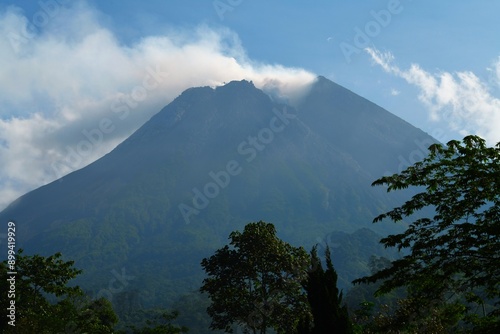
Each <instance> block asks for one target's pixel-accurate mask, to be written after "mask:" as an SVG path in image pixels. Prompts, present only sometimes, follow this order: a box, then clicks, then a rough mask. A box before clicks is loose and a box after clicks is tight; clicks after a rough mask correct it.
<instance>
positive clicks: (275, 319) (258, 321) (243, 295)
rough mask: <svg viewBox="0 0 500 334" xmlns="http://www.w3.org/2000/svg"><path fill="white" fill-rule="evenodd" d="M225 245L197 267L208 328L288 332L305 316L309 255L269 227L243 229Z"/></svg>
mask: <svg viewBox="0 0 500 334" xmlns="http://www.w3.org/2000/svg"><path fill="white" fill-rule="evenodd" d="M229 238H230V239H231V242H230V244H229V245H226V246H224V247H223V248H221V249H219V250H217V251H216V252H215V254H214V255H213V256H211V257H210V258H205V259H203V261H202V262H201V265H202V267H203V269H204V270H205V272H206V273H207V275H208V278H206V279H205V280H204V281H203V286H202V287H201V289H200V290H201V291H202V292H206V293H208V294H209V297H210V299H211V302H212V303H211V305H210V306H209V307H208V309H207V312H208V314H209V315H210V316H211V317H212V323H211V326H210V328H211V329H222V330H225V331H226V332H228V333H231V332H232V328H231V327H232V326H233V325H240V326H244V327H245V330H246V331H251V332H252V333H266V330H267V329H268V328H273V329H274V330H276V331H277V332H278V333H293V332H294V331H295V329H296V326H297V324H298V322H299V319H300V318H302V317H303V316H304V315H306V314H307V313H308V312H309V311H308V305H307V298H306V295H305V293H304V291H303V290H302V287H301V282H302V281H303V280H304V279H305V278H306V277H307V276H306V275H307V268H308V264H309V255H308V254H307V252H306V251H305V250H304V249H303V248H302V247H292V246H291V245H289V244H288V243H286V242H284V241H282V240H280V239H279V238H278V237H277V236H276V229H275V227H274V225H273V224H268V223H265V222H262V221H259V222H257V223H250V224H247V225H246V226H245V228H244V231H243V232H242V233H241V232H239V231H235V232H232V233H231V234H230V235H229Z"/></svg>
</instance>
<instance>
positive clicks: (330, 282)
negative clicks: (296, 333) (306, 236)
mask: <svg viewBox="0 0 500 334" xmlns="http://www.w3.org/2000/svg"><path fill="white" fill-rule="evenodd" d="M325 258H326V270H324V269H323V266H322V264H321V260H320V259H319V257H318V253H317V249H316V246H315V247H313V249H312V250H311V264H312V268H311V270H310V271H309V273H308V278H307V280H306V281H305V282H304V289H305V290H306V292H307V299H308V301H309V305H310V307H311V313H312V316H313V326H312V329H311V330H310V331H309V333H311V334H319V333H321V334H323V333H336V334H337V333H339V334H343V333H353V328H352V323H351V321H350V319H349V314H348V312H347V307H346V306H345V305H344V306H342V292H341V291H339V289H338V288H337V272H336V271H335V269H334V268H333V264H332V260H331V256H330V249H329V248H328V247H327V249H326V251H325ZM301 332H302V333H306V331H304V330H302V331H301Z"/></svg>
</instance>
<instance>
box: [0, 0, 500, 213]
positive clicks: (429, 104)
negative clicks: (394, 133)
mask: <svg viewBox="0 0 500 334" xmlns="http://www.w3.org/2000/svg"><path fill="white" fill-rule="evenodd" d="M498 13H500V2H498V1H494V0H490V1H477V2H472V1H465V0H458V1H453V2H452V1H440V2H436V1H430V0H422V1H417V0H413V1H411V0H400V1H397V0H391V1H387V0H386V1H378V0H377V1H351V2H347V1H340V0H333V1H325V0H320V1H314V2H311V1H307V2H306V1H298V0H289V1H263V0H253V1H250V0H220V1H218V0H216V1H212V0H209V1H186V0H183V1H180V0H179V1H160V0H152V1H130V0H122V1H119V0H108V1H97V0H87V1H69V0H41V1H28V0H19V1H1V2H0V64H1V66H0V85H1V87H0V166H1V168H0V209H1V208H2V207H4V206H5V205H7V204H8V203H9V202H10V201H12V200H13V199H15V198H16V197H18V196H19V195H21V194H23V193H24V192H26V191H29V190H31V189H34V188H36V187H38V186H41V185H43V184H46V183H48V182H50V181H53V180H54V179H56V178H58V177H61V176H63V175H65V174H66V173H68V172H71V171H73V170H76V169H78V168H81V167H83V166H85V165H86V164H88V163H90V162H92V161H94V160H95V159H97V158H99V157H100V156H102V155H103V154H105V153H107V152H109V150H111V149H112V148H113V147H115V146H116V145H117V144H118V143H119V142H120V141H122V140H123V139H124V138H126V137H127V136H128V135H130V134H131V133H132V132H133V131H134V130H135V129H137V128H138V127H139V126H140V125H142V124H143V123H144V122H145V121H147V119H149V117H151V116H152V115H153V114H154V113H155V112H157V111H158V110H160V109H161V107H163V106H164V105H165V104H167V103H168V102H170V101H171V100H172V99H173V98H175V97H176V96H177V95H178V94H179V93H180V92H182V90H184V89H186V88H188V87H190V86H199V85H212V86H215V85H218V84H222V83H223V82H227V81H229V80H233V79H235V80H240V79H243V78H246V79H250V80H253V81H254V83H255V84H256V85H257V86H258V87H268V88H269V86H270V85H271V86H273V87H274V86H276V87H275V88H277V89H278V90H279V91H280V92H281V94H283V95H288V96H292V95H294V94H297V92H299V91H300V90H301V89H302V88H303V87H304V85H307V84H309V83H310V82H311V81H312V80H313V78H314V77H315V76H316V75H323V76H326V77H327V78H329V79H331V80H333V81H335V82H337V83H339V84H341V85H343V86H345V87H346V88H348V89H350V90H352V91H354V92H355V93H357V94H359V95H361V96H363V97H366V98H368V99H369V100H371V101H373V102H375V103H377V104H379V105H380V106H382V107H384V108H386V109H387V110H389V111H390V112H392V113H394V114H396V115H398V116H400V117H401V118H403V119H405V120H406V121H408V122H410V123H412V124H414V125H415V126H417V127H419V128H421V129H422V130H424V131H426V132H428V133H429V134H431V135H433V136H435V137H436V138H437V139H439V140H441V141H447V140H450V139H459V138H461V137H463V136H464V135H466V134H479V135H481V136H483V137H484V138H486V139H487V140H488V142H489V143H490V144H493V143H496V142H498V141H500V37H499V35H498V32H500V20H498ZM141 94H142V95H141ZM108 121H109V122H108ZM89 143H90V145H89Z"/></svg>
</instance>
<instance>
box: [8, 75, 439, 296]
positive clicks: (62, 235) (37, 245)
mask: <svg viewBox="0 0 500 334" xmlns="http://www.w3.org/2000/svg"><path fill="white" fill-rule="evenodd" d="M294 105H295V108H294V107H291V106H289V105H287V104H283V103H277V102H275V101H274V100H273V99H272V98H271V97H270V96H269V95H267V94H265V93H264V92H263V91H261V90H259V89H257V88H256V87H255V86H254V85H253V84H252V83H251V82H248V81H234V82H230V83H228V84H226V85H224V86H221V87H217V88H215V89H214V88H210V87H198V88H191V89H188V90H186V91H185V92H183V93H182V94H181V95H180V96H179V97H177V98H176V99H175V100H174V101H172V102H171V103H170V104H169V105H167V106H166V107H165V108H163V109H162V110H161V111H160V112H159V113H158V114H156V115H155V116H154V117H152V118H151V119H150V120H149V121H148V122H147V123H145V124H144V125H143V126H142V127H141V128H140V129H138V130H137V131H136V132H135V133H134V134H133V135H131V136H130V137H129V138H128V139H126V140H125V141H124V142H123V143H121V144H120V145H119V146H117V147H116V148H115V149H114V150H113V151H112V152H110V153H109V154H107V155H106V156H104V157H102V158H101V159H99V160H97V161H96V162H94V163H92V164H90V165H89V166H87V167H85V168H83V169H81V170H78V171H76V172H73V173H71V174H69V175H67V176H65V177H64V179H63V181H62V182H60V181H55V182H52V183H50V184H48V185H46V186H43V187H41V188H39V189H36V190H34V191H32V192H30V193H28V194H26V195H24V196H22V197H21V198H19V199H18V200H17V201H15V202H14V203H12V204H11V205H10V206H9V207H7V208H6V209H5V210H4V211H3V212H1V213H0V220H1V221H7V220H9V219H10V220H15V221H16V222H17V225H16V226H17V227H18V233H17V235H18V238H19V240H18V247H22V248H25V249H26V252H27V253H41V254H45V255H46V254H51V253H54V252H57V251H61V252H62V253H63V254H64V256H66V257H68V258H70V259H74V260H75V261H76V263H75V265H76V267H78V268H82V269H83V270H84V274H83V275H82V277H83V281H82V282H79V283H80V284H81V285H82V286H84V287H85V288H86V289H88V290H90V291H94V292H96V293H98V292H99V291H102V289H103V287H107V286H108V284H109V281H110V280H111V279H114V278H113V275H115V274H116V273H117V272H118V273H119V272H124V271H126V273H127V275H128V276H127V277H140V279H136V280H135V281H134V280H131V281H130V282H126V283H127V284H126V289H127V290H130V291H139V290H134V289H140V292H141V293H140V296H139V297H140V298H139V299H141V300H142V302H145V303H151V304H154V303H164V302H165V301H171V300H173V299H175V298H176V297H178V296H179V294H181V293H183V292H185V291H189V290H193V289H196V288H197V287H198V286H199V285H200V283H201V276H200V275H201V269H200V266H199V262H200V260H201V259H202V258H203V257H206V256H208V255H210V254H211V252H213V250H214V249H216V248H219V247H220V246H221V245H223V244H225V243H226V237H227V235H228V234H229V233H230V232H231V231H233V230H235V229H240V228H242V226H244V224H246V223H248V222H250V221H257V220H265V221H269V222H272V223H274V224H275V225H276V227H277V230H278V231H279V232H280V234H281V235H280V237H282V238H283V239H285V240H287V241H289V242H293V243H295V244H301V245H312V244H314V243H316V242H317V241H318V240H320V239H321V238H323V236H324V235H325V234H326V233H329V232H331V231H347V232H352V231H355V230H357V229H359V228H365V227H369V228H373V226H372V224H371V221H372V219H373V217H375V216H376V215H378V214H379V213H380V212H381V211H383V210H387V209H388V208H392V207H393V206H395V205H396V204H399V203H400V202H399V201H400V200H401V199H400V198H397V197H394V196H393V197H390V196H388V195H387V194H386V193H385V191H384V190H382V189H373V188H371V186H370V185H371V182H372V181H374V179H376V178H378V177H380V176H382V175H383V174H384V173H387V172H390V173H394V172H396V171H397V169H398V168H399V166H400V165H401V161H403V160H405V159H406V160H407V159H409V158H410V157H411V156H412V154H414V153H415V152H420V151H421V150H425V148H426V147H427V146H429V145H430V144H432V143H434V142H435V140H434V139H433V138H431V137H430V136H428V135H427V134H425V133H424V132H422V131H420V130H419V129H417V128H415V127H413V126H412V125H410V124H408V123H407V122H405V121H403V120H401V119H400V118H398V117H396V116H394V115H393V114H391V113H389V112H388V111H386V110H384V109H383V108H381V107H379V106H377V105H375V104H373V103H371V102H370V101H368V100H366V99H364V98H362V97H360V96H358V95H356V94H354V93H353V92H351V91H349V90H347V89H345V88H343V87H341V86H339V85H337V84H335V83H333V82H331V81H329V80H327V79H326V78H324V77H318V79H317V81H316V82H315V83H314V84H313V85H312V87H310V91H309V92H308V94H307V95H306V96H305V97H303V98H302V99H301V100H300V101H299V102H298V103H297V104H294ZM419 150H420V151H419ZM421 155H422V157H423V153H422V154H421ZM402 159H403V160H402ZM378 228H379V229H380V228H381V227H380V226H378ZM384 228H385V229H387V228H391V227H390V226H389V227H387V226H386V227H382V230H383V229H384ZM110 273H111V274H110ZM113 273H115V274H113ZM124 289H125V287H124ZM106 291H108V292H109V291H110V289H108V290H106ZM110 295H111V294H110Z"/></svg>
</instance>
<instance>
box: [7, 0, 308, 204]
mask: <svg viewBox="0 0 500 334" xmlns="http://www.w3.org/2000/svg"><path fill="white" fill-rule="evenodd" d="M38 13H42V14H43V15H38V16H36V15H35V16H33V17H32V18H30V19H28V18H27V17H25V16H24V15H23V12H22V10H21V9H19V8H17V7H9V8H7V9H6V10H5V11H3V12H0V63H2V64H8V65H7V66H1V67H0V166H1V168H0V209H2V208H3V207H5V206H6V205H7V204H8V203H10V202H11V201H12V200H14V199H15V198H16V197H18V196H20V195H21V194H23V193H25V192H26V191H28V190H31V189H34V188H36V187H38V186H41V185H43V184H46V183H48V182H51V181H53V180H55V179H57V178H59V177H62V176H64V175H65V174H67V173H69V172H71V171H74V170H76V169H79V168H81V167H84V166H85V165H87V164H89V163H91V162H92V161H94V160H96V159H98V158H99V157H101V156H102V155H104V154H106V153H107V152H109V151H110V150H111V149H112V148H114V147H115V146H116V145H117V144H118V143H120V142H121V141H122V140H123V139H125V138H127V137H128V136H129V135H130V134H131V133H132V132H133V131H135V130H136V129H137V128H138V127H139V126H141V125H142V124H143V123H144V122H146V121H147V120H148V119H149V118H150V117H151V116H152V115H153V114H154V113H156V112H158V111H159V110H160V109H161V108H162V107H163V106H165V105H166V104H168V103H169V102H170V101H171V100H173V99H174V98H175V97H176V96H178V95H179V94H180V93H181V92H182V91H183V90H185V89H187V88H189V87H193V86H207V85H208V86H217V85H222V84H223V83H224V82H229V81H231V80H241V79H247V80H252V81H253V82H254V84H255V85H256V86H257V87H259V88H266V89H269V90H272V91H274V92H277V93H278V94H279V95H281V96H290V97H291V96H294V95H296V94H298V93H300V91H301V90H302V89H304V88H305V87H306V86H308V85H309V84H310V83H312V82H313V81H314V79H315V75H314V74H312V73H310V72H307V71H305V70H303V69H297V68H287V67H283V66H280V65H269V64H262V63H258V62H255V61H252V60H250V59H248V57H247V56H246V53H245V50H244V49H243V47H242V45H241V42H240V40H239V39H238V36H237V35H236V34H235V33H233V32H232V31H230V30H226V29H214V28H210V27H207V26H200V27H197V28H193V29H192V30H170V31H168V32H167V33H165V34H162V35H158V36H147V37H144V38H142V39H141V40H139V41H137V42H136V43H135V44H133V45H123V44H122V43H120V42H119V40H118V38H117V37H116V36H115V35H114V33H113V32H112V31H110V30H109V29H107V28H105V27H104V26H103V25H102V24H100V22H99V20H98V17H99V13H97V12H95V10H94V9H92V8H90V7H88V5H86V4H85V3H80V2H79V3H76V4H72V5H61V6H59V7H58V8H52V9H50V8H49V9H47V10H45V9H43V8H41V9H40V11H39V12H38ZM44 13H45V14H44Z"/></svg>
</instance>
